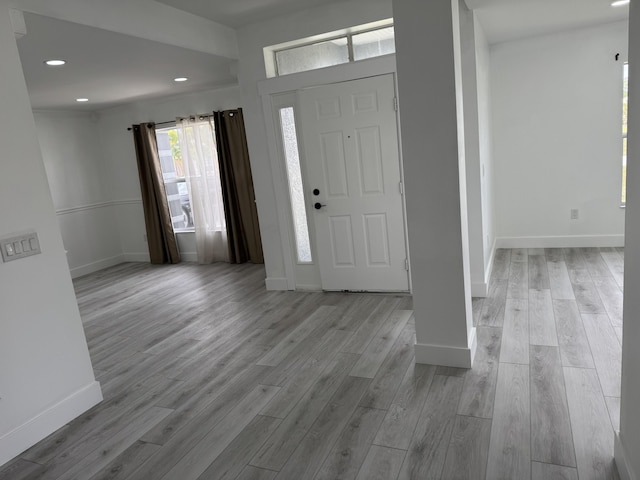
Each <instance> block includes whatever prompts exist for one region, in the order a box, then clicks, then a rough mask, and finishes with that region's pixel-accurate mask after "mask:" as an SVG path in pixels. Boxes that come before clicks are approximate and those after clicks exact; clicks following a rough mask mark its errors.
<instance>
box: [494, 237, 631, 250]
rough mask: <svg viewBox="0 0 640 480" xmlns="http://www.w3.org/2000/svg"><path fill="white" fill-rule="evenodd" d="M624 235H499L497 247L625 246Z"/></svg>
mask: <svg viewBox="0 0 640 480" xmlns="http://www.w3.org/2000/svg"><path fill="white" fill-rule="evenodd" d="M623 246H624V235H566V236H558V237H555V236H550V237H498V238H496V248H569V247H623Z"/></svg>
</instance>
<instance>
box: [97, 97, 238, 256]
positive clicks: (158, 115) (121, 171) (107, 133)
mask: <svg viewBox="0 0 640 480" xmlns="http://www.w3.org/2000/svg"><path fill="white" fill-rule="evenodd" d="M239 106H240V92H239V88H238V87H237V86H229V87H225V88H218V89H215V90H209V91H204V92H198V93H191V94H187V95H178V96H172V97H166V98H159V99H153V100H145V101H140V102H135V103H131V104H127V105H123V106H121V107H115V108H111V109H108V110H103V111H101V112H98V114H97V118H98V120H97V128H98V131H99V138H100V149H101V151H102V154H103V157H104V160H105V163H106V168H105V171H106V174H105V177H106V179H105V182H107V183H108V184H109V185H110V187H109V188H110V192H109V198H110V199H111V203H112V204H113V206H114V210H115V217H116V225H117V231H118V232H119V242H120V248H121V252H122V255H123V258H124V259H125V260H127V261H140V262H146V261H149V250H148V247H147V244H146V231H145V224H144V212H143V210H142V200H141V195H140V182H139V180H138V167H137V163H136V152H135V147H134V144H133V136H132V133H131V132H130V131H128V130H127V128H128V127H130V126H131V125H132V124H134V123H140V122H150V121H154V122H165V121H171V120H175V118H176V117H183V116H189V115H194V114H198V113H208V112H212V111H213V110H227V109H233V108H237V107H239ZM192 237H193V234H192V233H180V234H178V246H179V248H180V254H181V255H182V258H183V259H184V260H187V261H195V260H196V253H195V242H194V240H193V238H192Z"/></svg>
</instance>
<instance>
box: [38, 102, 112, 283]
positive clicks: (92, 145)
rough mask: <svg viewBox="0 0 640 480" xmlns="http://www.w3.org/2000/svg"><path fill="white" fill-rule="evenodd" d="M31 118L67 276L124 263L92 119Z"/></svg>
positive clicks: (56, 115)
mask: <svg viewBox="0 0 640 480" xmlns="http://www.w3.org/2000/svg"><path fill="white" fill-rule="evenodd" d="M34 117H35V121H36V130H37V134H38V141H39V143H40V149H41V151H42V158H43V160H44V166H45V168H46V171H47V178H48V179H49V188H50V190H51V196H52V197H53V205H54V207H55V209H56V213H57V215H58V223H59V225H60V230H61V233H62V240H63V243H64V247H65V249H66V250H67V259H68V262H69V269H70V270H71V276H72V277H77V276H81V275H86V274H87V273H91V272H93V271H96V270H99V269H101V268H106V267H108V266H111V265H116V264H118V263H121V262H123V261H124V257H123V255H122V247H121V246H120V236H119V235H118V226H117V223H116V206H115V205H114V203H113V202H112V201H111V196H110V193H111V184H110V182H109V176H108V175H107V169H106V165H105V162H104V157H103V152H102V149H101V148H100V142H99V130H98V123H97V117H96V115H95V114H91V113H86V112H84V113H76V112H34Z"/></svg>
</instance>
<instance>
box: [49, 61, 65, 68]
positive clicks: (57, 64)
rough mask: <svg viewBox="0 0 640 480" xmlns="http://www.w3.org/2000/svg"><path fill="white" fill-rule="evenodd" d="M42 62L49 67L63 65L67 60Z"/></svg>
mask: <svg viewBox="0 0 640 480" xmlns="http://www.w3.org/2000/svg"><path fill="white" fill-rule="evenodd" d="M44 63H46V64H47V65H49V66H50V67H59V66H60V65H64V64H65V63H67V62H66V61H64V60H47V61H45V62H44Z"/></svg>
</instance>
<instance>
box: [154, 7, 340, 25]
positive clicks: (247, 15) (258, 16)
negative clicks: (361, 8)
mask: <svg viewBox="0 0 640 480" xmlns="http://www.w3.org/2000/svg"><path fill="white" fill-rule="evenodd" d="M156 1H157V2H159V3H164V4H165V5H170V6H172V7H175V8H177V9H180V10H184V11H186V12H189V13H193V14H194V15H198V16H200V17H204V18H208V19H209V20H212V21H214V22H218V23H222V24H223V25H228V26H230V27H236V28H237V27H242V26H245V25H249V24H251V23H256V22H258V21H261V20H266V19H269V18H275V17H278V16H280V15H285V14H288V13H293V12H298V11H302V10H306V9H307V8H311V7H316V6H318V5H322V4H325V3H339V1H340V0H156ZM343 1H344V0H343Z"/></svg>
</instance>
